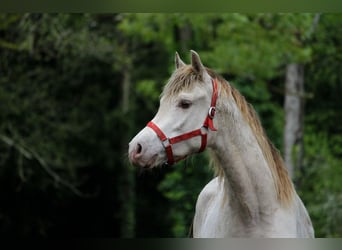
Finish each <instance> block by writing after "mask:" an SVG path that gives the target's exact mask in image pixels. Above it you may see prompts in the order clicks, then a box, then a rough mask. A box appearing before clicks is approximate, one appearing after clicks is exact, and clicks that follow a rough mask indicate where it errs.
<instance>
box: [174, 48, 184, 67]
mask: <svg viewBox="0 0 342 250" xmlns="http://www.w3.org/2000/svg"><path fill="white" fill-rule="evenodd" d="M175 64H176V69H179V68H181V67H183V66H185V63H184V62H183V61H182V59H180V57H179V55H178V53H177V52H176V55H175Z"/></svg>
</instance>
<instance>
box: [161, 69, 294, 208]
mask: <svg viewBox="0 0 342 250" xmlns="http://www.w3.org/2000/svg"><path fill="white" fill-rule="evenodd" d="M206 71H207V72H208V74H209V75H210V76H211V77H212V78H216V79H217V80H218V82H219V83H220V86H221V90H223V91H220V93H219V95H222V93H223V92H225V93H227V94H228V96H229V95H231V96H232V98H233V99H234V101H235V103H236V105H237V107H238V108H239V110H240V111H241V113H242V115H243V117H244V119H245V120H246V122H247V123H248V124H249V126H250V127H251V129H252V131H253V134H254V135H255V137H256V139H257V142H258V144H259V146H260V148H261V151H262V153H263V155H264V157H265V160H266V162H267V163H268V166H269V168H270V170H271V173H272V176H273V179H274V183H275V189H276V192H277V198H278V201H279V202H280V204H282V205H288V204H290V203H291V202H292V200H293V195H294V189H293V185H292V181H291V179H290V177H289V175H288V172H287V169H286V167H285V164H284V161H283V159H282V157H281V155H280V153H279V151H278V150H277V149H276V147H275V146H274V145H273V143H272V142H271V141H270V139H269V138H268V137H267V135H266V133H265V131H264V129H263V127H262V125H261V122H260V119H259V117H258V115H257V113H256V111H255V110H254V108H253V106H252V105H251V104H249V103H248V102H247V101H246V99H245V98H244V97H243V96H242V95H241V94H240V92H239V91H238V90H237V89H235V88H234V87H232V86H231V85H230V84H229V83H228V82H227V81H226V80H225V79H224V78H223V77H222V76H221V75H219V74H217V73H216V72H214V71H213V70H212V69H209V68H206ZM195 83H196V84H198V83H203V79H202V75H200V74H198V73H197V72H196V71H195V70H194V69H193V67H192V66H191V65H186V66H184V67H181V68H179V69H177V70H176V71H175V72H174V73H173V74H172V75H171V77H170V79H169V81H168V83H167V84H166V85H165V87H164V90H163V92H162V96H175V95H177V94H178V93H179V92H180V91H182V90H184V89H186V90H187V89H191V88H192V86H193V84H195ZM214 164H215V159H214ZM217 171H218V172H217V173H218V176H219V177H222V175H223V171H221V170H220V169H218V170H217Z"/></svg>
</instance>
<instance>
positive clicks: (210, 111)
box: [208, 107, 216, 119]
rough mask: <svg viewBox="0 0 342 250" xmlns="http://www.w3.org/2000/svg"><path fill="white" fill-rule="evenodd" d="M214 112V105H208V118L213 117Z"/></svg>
mask: <svg viewBox="0 0 342 250" xmlns="http://www.w3.org/2000/svg"><path fill="white" fill-rule="evenodd" d="M215 113H216V108H215V107H210V108H209V111H208V116H209V118H210V119H213V118H214V116H215Z"/></svg>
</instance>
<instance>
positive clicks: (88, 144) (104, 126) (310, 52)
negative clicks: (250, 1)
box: [0, 13, 342, 237]
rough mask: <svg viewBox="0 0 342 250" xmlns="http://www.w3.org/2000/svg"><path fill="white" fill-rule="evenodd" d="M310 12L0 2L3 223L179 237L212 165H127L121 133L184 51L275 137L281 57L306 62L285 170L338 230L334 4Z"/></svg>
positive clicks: (341, 125) (319, 223)
mask: <svg viewBox="0 0 342 250" xmlns="http://www.w3.org/2000/svg"><path fill="white" fill-rule="evenodd" d="M315 17H317V15H315V14H267V13H265V14H238V13H231V14H147V13H145V14H137V13H135V14H133V13H131V14H39V13H33V14H1V15H0V185H1V188H0V197H1V198H0V204H1V205H0V233H1V235H3V236H6V235H9V236H15V235H16V236H21V237H24V236H47V237H51V236H81V237H87V236H101V237H105V236H107V237H134V236H136V237H186V236H187V235H188V232H189V227H190V225H191V223H192V219H193V214H194V205H195V202H196V198H197V196H198V194H199V192H200V191H201V189H202V188H203V187H204V185H205V184H206V183H207V182H208V181H209V180H210V179H211V178H212V177H213V172H212V171H211V169H210V168H208V157H207V155H206V154H201V155H197V156H193V157H191V158H190V159H187V160H186V161H183V162H181V163H178V164H177V165H176V166H174V167H172V168H170V169H155V170H153V171H150V172H141V171H140V170H138V169H137V170H136V171H133V169H132V166H130V165H129V164H128V160H127V143H128V142H129V140H130V139H131V138H132V137H133V136H134V134H135V133H137V132H138V131H139V130H140V129H141V128H143V127H144V126H145V124H146V122H147V121H148V120H150V119H151V118H152V117H153V115H154V114H155V113H156V111H157V108H158V102H159V100H158V99H159V94H160V92H161V90H162V87H163V85H164V84H165V82H166V81H167V79H168V77H169V76H170V74H171V72H172V71H173V70H174V52H175V51H178V52H179V53H180V54H181V56H182V58H183V60H184V61H185V62H188V58H189V50H190V49H194V50H196V51H197V52H199V54H200V55H201V58H202V61H203V62H204V64H205V65H206V66H208V67H210V68H212V69H214V70H216V71H217V72H219V73H220V74H222V75H223V76H224V77H225V78H226V79H227V80H229V81H230V82H231V84H233V85H234V86H235V87H237V88H238V89H239V90H240V91H241V93H242V94H243V95H244V96H245V97H246V99H247V100H248V101H249V102H250V103H252V104H253V106H254V107H255V109H256V110H257V112H258V114H259V116H260V118H261V120H262V123H263V125H264V127H265V130H266V132H267V134H268V135H269V137H270V138H271V140H272V141H273V142H274V143H275V144H276V145H277V147H278V148H279V149H282V133H283V127H284V114H283V98H284V82H285V80H284V79H285V77H284V75H285V66H286V64H288V63H292V62H297V63H302V64H304V65H305V91H306V95H305V102H306V107H305V134H304V141H305V156H304V166H303V167H302V168H301V169H299V170H298V171H297V174H296V179H295V182H296V184H297V190H298V192H299V194H300V196H301V197H302V199H303V201H304V203H305V204H306V206H307V208H308V210H309V213H310V215H311V217H312V220H313V224H314V227H315V231H316V236H318V237H341V236H342V230H341V226H340V225H341V223H342V197H341V193H342V185H340V183H341V180H342V172H341V169H342V168H341V163H342V160H341V157H342V112H341V110H342V100H341V98H340V95H341V93H342V81H341V74H340V72H341V61H342V60H341V59H342V58H341V57H342V53H341V41H342V37H341V36H342V32H341V27H342V23H341V22H342V16H341V15H340V14H322V15H320V16H319V21H318V23H317V25H315ZM127 79H128V80H127ZM125 84H129V86H128V88H125ZM126 87H127V86H126ZM125 91H126V92H125ZM125 95H128V98H129V103H128V104H127V103H125V100H124V98H123V96H125Z"/></svg>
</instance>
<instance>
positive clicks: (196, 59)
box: [190, 50, 205, 74]
mask: <svg viewBox="0 0 342 250" xmlns="http://www.w3.org/2000/svg"><path fill="white" fill-rule="evenodd" d="M190 51H191V65H192V67H193V68H194V70H195V71H196V72H197V73H199V74H202V73H203V72H204V71H205V69H204V66H203V64H202V62H201V59H200V56H199V55H198V54H197V52H196V51H194V50H190Z"/></svg>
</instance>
